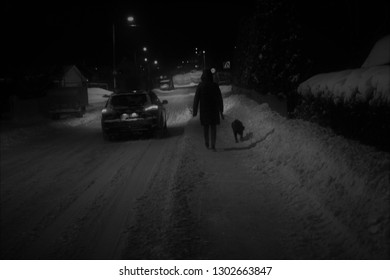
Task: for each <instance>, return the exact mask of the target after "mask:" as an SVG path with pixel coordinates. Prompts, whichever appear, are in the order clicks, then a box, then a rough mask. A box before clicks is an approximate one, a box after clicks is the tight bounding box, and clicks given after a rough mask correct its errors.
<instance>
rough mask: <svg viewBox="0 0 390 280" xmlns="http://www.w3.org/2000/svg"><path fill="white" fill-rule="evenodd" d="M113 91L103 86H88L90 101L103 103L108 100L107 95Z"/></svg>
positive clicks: (91, 102)
mask: <svg viewBox="0 0 390 280" xmlns="http://www.w3.org/2000/svg"><path fill="white" fill-rule="evenodd" d="M111 93H112V91H109V90H105V89H102V88H88V103H89V104H95V103H102V102H105V101H106V100H107V96H109V95H110V94H111Z"/></svg>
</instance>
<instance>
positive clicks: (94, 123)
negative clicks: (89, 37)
mask: <svg viewBox="0 0 390 280" xmlns="http://www.w3.org/2000/svg"><path fill="white" fill-rule="evenodd" d="M191 98H192V97H191V96H190V95H188V94H187V95H179V97H178V98H176V97H175V95H172V96H169V97H167V98H165V99H168V101H169V103H170V104H168V105H167V106H168V110H169V112H170V116H171V120H170V121H169V123H168V124H169V126H170V134H169V136H168V137H166V138H164V139H122V140H118V141H114V142H106V141H104V140H103V138H102V135H101V129H100V114H99V113H100V110H96V109H95V110H93V111H92V112H89V113H88V114H87V115H86V116H85V117H84V118H83V119H71V118H70V119H64V120H62V121H60V122H57V123H56V124H55V126H54V127H51V129H50V128H47V127H46V128H45V129H44V130H41V131H43V132H45V133H46V135H44V137H43V136H42V135H40V136H39V137H37V138H33V139H31V141H30V142H24V143H18V142H16V143H13V145H11V147H8V149H3V151H2V155H1V254H2V257H3V258H6V259H14V258H16V259H20V258H21V259H119V258H121V254H122V249H123V248H124V244H126V242H127V230H128V228H129V227H130V226H131V225H132V222H133V219H134V207H135V205H136V202H137V199H138V198H140V197H141V196H142V194H143V193H144V192H145V191H146V190H147V189H148V186H149V185H150V184H151V183H152V181H153V180H155V179H156V178H160V177H164V176H165V174H170V173H174V170H172V167H173V166H172V165H170V163H171V162H172V159H173V160H174V158H175V157H177V155H176V153H175V149H176V147H177V146H178V142H179V140H180V136H181V134H182V133H183V131H184V125H185V123H186V120H187V119H188V118H187V115H186V112H187V109H186V108H187V106H186V102H188V100H189V99H191ZM102 104H103V103H100V104H99V103H97V105H96V104H95V105H94V106H95V107H96V108H98V107H99V106H100V107H102ZM177 115H180V116H182V117H181V118H182V119H180V116H177ZM186 118H187V119H186ZM75 123H76V124H77V125H72V124H75ZM30 129H31V128H30ZM33 135H34V134H33ZM34 136H35V135H34Z"/></svg>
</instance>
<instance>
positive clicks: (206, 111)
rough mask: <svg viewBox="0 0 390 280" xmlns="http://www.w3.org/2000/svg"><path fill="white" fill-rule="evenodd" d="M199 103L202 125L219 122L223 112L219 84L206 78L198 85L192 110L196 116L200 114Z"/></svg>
mask: <svg viewBox="0 0 390 280" xmlns="http://www.w3.org/2000/svg"><path fill="white" fill-rule="evenodd" d="M199 105H200V108H199V112H200V123H201V125H217V124H219V122H220V120H219V117H220V114H222V113H223V100H222V94H221V90H220V89H219V86H218V84H216V83H214V82H213V81H212V80H211V81H210V80H208V79H204V81H202V82H201V83H200V84H199V85H198V88H197V89H196V93H195V97H194V104H193V111H192V113H193V116H194V117H195V116H196V115H197V114H198V106H199Z"/></svg>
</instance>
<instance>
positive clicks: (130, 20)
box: [112, 16, 137, 91]
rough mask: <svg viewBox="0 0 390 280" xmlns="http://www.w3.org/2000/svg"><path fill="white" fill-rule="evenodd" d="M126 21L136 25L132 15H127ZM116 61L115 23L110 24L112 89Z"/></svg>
mask: <svg viewBox="0 0 390 280" xmlns="http://www.w3.org/2000/svg"><path fill="white" fill-rule="evenodd" d="M127 22H128V23H129V24H130V26H131V27H135V26H137V25H136V24H135V23H134V22H135V18H134V17H133V16H129V17H127ZM116 74H117V71H116V61H115V23H113V24H112V75H113V83H114V91H115V89H116Z"/></svg>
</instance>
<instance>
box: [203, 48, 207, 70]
mask: <svg viewBox="0 0 390 280" xmlns="http://www.w3.org/2000/svg"><path fill="white" fill-rule="evenodd" d="M203 69H206V51H205V50H203Z"/></svg>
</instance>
